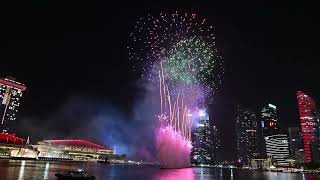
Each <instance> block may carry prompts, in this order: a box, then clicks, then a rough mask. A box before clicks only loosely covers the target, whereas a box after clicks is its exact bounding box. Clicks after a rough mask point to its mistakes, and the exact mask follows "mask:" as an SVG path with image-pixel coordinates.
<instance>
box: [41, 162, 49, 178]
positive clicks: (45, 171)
mask: <svg viewBox="0 0 320 180" xmlns="http://www.w3.org/2000/svg"><path fill="white" fill-rule="evenodd" d="M49 166H50V163H49V162H47V163H46V167H45V168H44V173H43V179H48V174H49Z"/></svg>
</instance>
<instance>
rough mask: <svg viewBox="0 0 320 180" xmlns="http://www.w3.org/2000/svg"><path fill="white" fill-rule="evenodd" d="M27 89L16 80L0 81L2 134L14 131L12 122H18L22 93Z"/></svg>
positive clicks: (5, 79) (6, 79)
mask: <svg viewBox="0 0 320 180" xmlns="http://www.w3.org/2000/svg"><path fill="white" fill-rule="evenodd" d="M26 89H27V88H26V86H25V85H24V84H22V83H19V82H17V81H15V79H14V78H4V79H0V101H1V104H0V113H1V123H0V127H1V131H2V132H10V131H12V122H14V121H15V120H16V115H17V113H18V109H19V106H20V101H21V97H22V92H23V91H25V90H26ZM11 133H12V132H11Z"/></svg>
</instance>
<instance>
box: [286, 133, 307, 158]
mask: <svg viewBox="0 0 320 180" xmlns="http://www.w3.org/2000/svg"><path fill="white" fill-rule="evenodd" d="M288 133H289V150H290V156H291V158H293V159H294V160H296V161H297V162H298V163H303V162H304V156H305V155H304V150H303V140H302V134H301V132H300V129H299V127H289V128H288Z"/></svg>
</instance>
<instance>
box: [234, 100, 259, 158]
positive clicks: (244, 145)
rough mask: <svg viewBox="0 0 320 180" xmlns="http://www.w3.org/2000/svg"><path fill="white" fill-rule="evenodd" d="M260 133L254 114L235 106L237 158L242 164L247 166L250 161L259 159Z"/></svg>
mask: <svg viewBox="0 0 320 180" xmlns="http://www.w3.org/2000/svg"><path fill="white" fill-rule="evenodd" d="M259 137H261V136H260V133H259V128H258V122H257V116H256V114H255V113H254V112H253V111H251V110H248V109H244V108H242V107H240V106H237V109H236V143H237V156H238V160H239V161H240V162H241V163H242V164H249V162H250V160H251V159H254V158H258V157H260V155H261V153H260V148H259V145H260V139H259Z"/></svg>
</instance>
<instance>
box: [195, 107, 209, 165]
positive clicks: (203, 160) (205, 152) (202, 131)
mask: <svg viewBox="0 0 320 180" xmlns="http://www.w3.org/2000/svg"><path fill="white" fill-rule="evenodd" d="M212 138H213V133H212V128H211V127H210V122H209V115H208V114H207V113H206V112H205V111H204V110H200V111H199V121H198V123H197V124H196V128H195V130H194V131H193V132H192V146H193V148H192V151H191V163H192V164H196V165H200V164H214V154H213V150H212V148H213V146H214V144H213V139H212Z"/></svg>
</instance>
